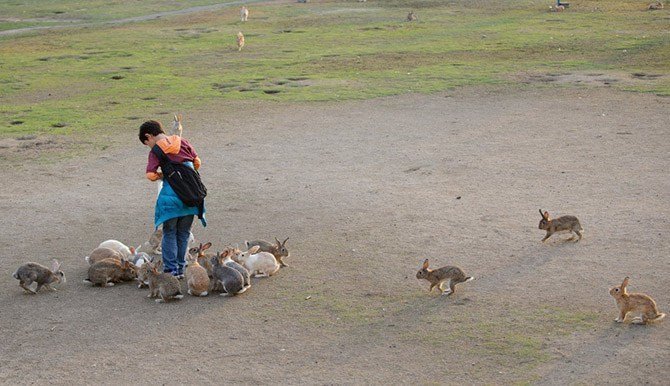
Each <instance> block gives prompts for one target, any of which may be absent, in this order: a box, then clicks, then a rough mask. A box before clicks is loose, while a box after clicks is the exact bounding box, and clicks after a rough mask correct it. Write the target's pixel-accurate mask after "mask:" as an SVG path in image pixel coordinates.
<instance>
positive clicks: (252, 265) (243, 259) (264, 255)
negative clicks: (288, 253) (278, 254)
mask: <svg viewBox="0 0 670 386" xmlns="http://www.w3.org/2000/svg"><path fill="white" fill-rule="evenodd" d="M259 251H260V247H259V246H258V245H256V246H253V247H251V248H249V249H248V250H247V251H246V252H242V251H240V250H239V249H234V250H233V251H232V252H231V253H232V256H231V258H232V259H233V260H235V261H236V262H238V263H240V264H242V265H243V266H244V267H246V268H247V269H248V270H249V273H250V274H251V276H254V277H268V276H272V275H274V274H275V273H276V272H277V271H278V270H279V263H277V259H275V257H274V256H273V255H272V253H269V252H259Z"/></svg>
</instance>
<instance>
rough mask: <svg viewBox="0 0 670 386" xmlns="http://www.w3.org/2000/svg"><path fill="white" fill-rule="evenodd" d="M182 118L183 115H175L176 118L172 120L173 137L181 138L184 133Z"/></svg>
mask: <svg viewBox="0 0 670 386" xmlns="http://www.w3.org/2000/svg"><path fill="white" fill-rule="evenodd" d="M181 118H182V117H181V114H174V118H173V120H172V135H178V136H180V137H181V134H182V132H183V131H184V128H183V127H182V125H181Z"/></svg>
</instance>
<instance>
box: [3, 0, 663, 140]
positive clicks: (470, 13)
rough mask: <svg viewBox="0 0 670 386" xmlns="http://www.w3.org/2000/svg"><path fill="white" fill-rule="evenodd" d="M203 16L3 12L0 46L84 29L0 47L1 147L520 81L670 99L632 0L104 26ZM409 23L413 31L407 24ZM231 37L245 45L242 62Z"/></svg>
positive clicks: (321, 5) (659, 24) (655, 28)
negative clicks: (217, 107)
mask: <svg viewBox="0 0 670 386" xmlns="http://www.w3.org/2000/svg"><path fill="white" fill-rule="evenodd" d="M215 3H217V2H215V1H205V0H201V1H191V2H189V3H188V4H187V5H185V4H186V3H184V2H177V1H156V0H154V1H143V2H138V1H131V0H118V1H113V2H103V1H99V0H98V1H84V0H69V1H54V0H50V1H37V0H22V1H19V0H15V1H9V2H3V3H2V4H0V15H3V19H2V20H0V31H1V30H9V29H16V28H22V27H26V26H44V25H58V24H63V23H64V22H63V21H67V23H71V24H72V25H76V24H77V23H78V22H85V23H88V24H87V26H86V27H75V26H72V27H69V28H59V29H53V30H40V31H31V32H27V33H22V34H8V35H0V70H1V71H0V85H1V87H0V130H1V132H2V136H5V137H7V136H9V137H16V136H20V135H32V134H38V135H39V134H57V135H58V134H85V133H87V132H88V131H89V130H93V129H95V130H102V131H107V132H109V133H112V132H114V131H118V128H119V127H125V128H128V130H130V128H132V129H133V130H134V129H135V128H136V126H138V125H139V123H141V121H143V120H145V119H147V118H150V117H159V118H163V119H165V118H166V117H167V116H169V115H170V114H171V113H172V112H176V111H186V110H188V109H191V108H196V107H198V106H205V105H208V104H211V103H214V102H226V101H233V100H271V101H291V102H310V101H330V100H346V99H364V98H374V97H379V96H387V95H394V94H401V93H407V92H419V93H432V92H438V91H443V90H448V89H450V88H453V87H458V86H467V85H492V84H497V85H515V84H517V83H518V82H519V81H518V75H519V74H528V73H530V74H562V73H575V72H598V73H603V72H604V73H609V72H613V73H618V74H634V73H635V74H642V76H643V77H648V78H650V79H652V80H653V81H651V82H649V81H647V82H639V84H637V83H633V84H631V83H620V84H614V85H612V87H615V88H618V89H624V90H630V91H635V92H650V93H656V94H659V95H670V77H669V76H668V73H669V72H670V68H669V67H670V66H669V65H668V63H670V34H669V33H668V26H669V25H670V14H669V13H668V12H667V10H665V11H654V12H649V11H646V3H645V2H641V1H616V0H613V1H607V2H604V1H573V2H572V5H571V7H570V8H569V9H568V10H566V11H565V12H562V13H551V12H549V5H550V4H552V3H553V2H552V1H548V0H547V1H531V0H520V1H505V2H500V1H492V0H489V1H484V0H480V1H472V0H471V1H460V0H459V1H381V0H380V1H374V0H370V1H368V2H366V3H358V2H355V1H312V2H310V3H308V4H297V3H283V4H271V3H270V4H268V3H264V4H263V5H261V4H257V5H250V9H251V16H250V20H249V22H247V23H242V22H240V21H239V17H238V6H237V5H235V6H231V7H225V8H219V9H217V10H210V11H204V12H196V13H188V14H183V15H173V16H169V17H162V18H159V19H155V20H148V21H142V22H133V23H122V24H106V23H105V22H109V21H110V20H115V19H123V18H128V17H135V16H140V15H144V14H150V13H156V12H163V11H174V10H178V9H180V8H185V7H186V6H199V5H210V4H215ZM503 6H504V7H503ZM412 9H413V10H415V12H416V13H417V15H418V17H419V20H418V21H415V22H406V21H405V17H406V15H407V13H408V11H409V10H412ZM7 20H9V21H7ZM59 21H60V22H59ZM237 31H243V32H244V33H245V35H246V46H245V47H244V49H243V50H242V52H238V51H237V48H236V44H235V35H236V33H237ZM537 85H538V86H542V84H541V82H539V83H537Z"/></svg>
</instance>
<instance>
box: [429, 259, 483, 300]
mask: <svg viewBox="0 0 670 386" xmlns="http://www.w3.org/2000/svg"><path fill="white" fill-rule="evenodd" d="M416 278H417V279H426V280H428V281H429V282H430V290H429V292H430V291H432V290H433V288H434V287H435V286H437V288H438V289H439V290H440V291H441V292H442V295H451V294H453V293H454V291H455V290H456V284H460V283H467V282H469V281H471V280H474V277H472V276H465V274H464V273H463V271H462V270H461V269H460V268H458V267H454V266H449V265H447V266H444V267H442V268H438V269H429V268H428V259H426V260H424V262H423V266H422V267H421V269H420V270H419V272H417V273H416ZM446 281H448V282H449V289H448V290H445V289H443V288H442V284H444V282H446Z"/></svg>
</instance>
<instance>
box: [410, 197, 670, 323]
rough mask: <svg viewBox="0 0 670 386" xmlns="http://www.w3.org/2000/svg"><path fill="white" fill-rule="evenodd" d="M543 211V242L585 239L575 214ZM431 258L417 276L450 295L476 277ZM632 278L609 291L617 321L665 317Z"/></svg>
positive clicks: (649, 321) (541, 212)
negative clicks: (558, 237) (435, 264)
mask: <svg viewBox="0 0 670 386" xmlns="http://www.w3.org/2000/svg"><path fill="white" fill-rule="evenodd" d="M540 215H541V216H542V219H541V220H540V224H539V225H538V228H539V229H542V230H544V231H546V232H547V233H546V234H545V236H544V238H543V239H542V242H545V241H546V240H547V239H548V238H549V237H551V235H553V234H555V233H561V232H569V233H570V234H572V233H574V235H573V236H572V237H571V238H570V239H568V240H575V242H578V241H579V240H581V239H582V232H583V231H584V229H583V228H582V226H581V224H580V223H579V220H578V219H577V217H575V216H569V215H568V216H562V217H558V218H555V219H551V218H550V217H549V212H546V211H545V212H543V211H542V209H540ZM429 264H430V263H429V261H428V259H426V260H424V262H423V266H422V267H421V269H420V270H419V271H418V272H417V273H416V278H417V279H425V280H427V281H429V282H430V289H429V291H432V290H433V288H435V287H437V288H438V289H439V290H440V291H441V292H442V295H447V296H448V295H451V294H453V293H454V291H455V289H456V288H455V286H456V284H460V283H467V282H469V281H471V280H473V279H474V277H472V276H466V275H465V273H463V271H462V270H461V269H460V268H458V267H454V266H444V267H441V268H438V269H430V268H429ZM628 281H629V278H628V277H626V278H625V279H624V280H623V282H622V283H621V285H620V286H617V287H612V288H611V289H610V291H609V293H610V295H611V296H612V297H613V298H614V300H616V303H617V307H618V308H619V316H618V317H617V318H616V319H615V321H616V322H618V323H623V321H624V319H625V318H626V315H628V314H631V315H633V314H635V315H636V316H635V317H634V318H633V319H632V322H633V323H636V324H647V323H652V322H658V321H661V320H662V319H663V318H664V317H665V314H664V313H660V312H659V311H658V307H657V306H656V302H655V301H654V299H652V298H651V297H650V296H649V295H646V294H642V293H628V292H627V290H626V287H627V286H628ZM445 283H447V286H448V287H449V288H443V286H444V284H445Z"/></svg>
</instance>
